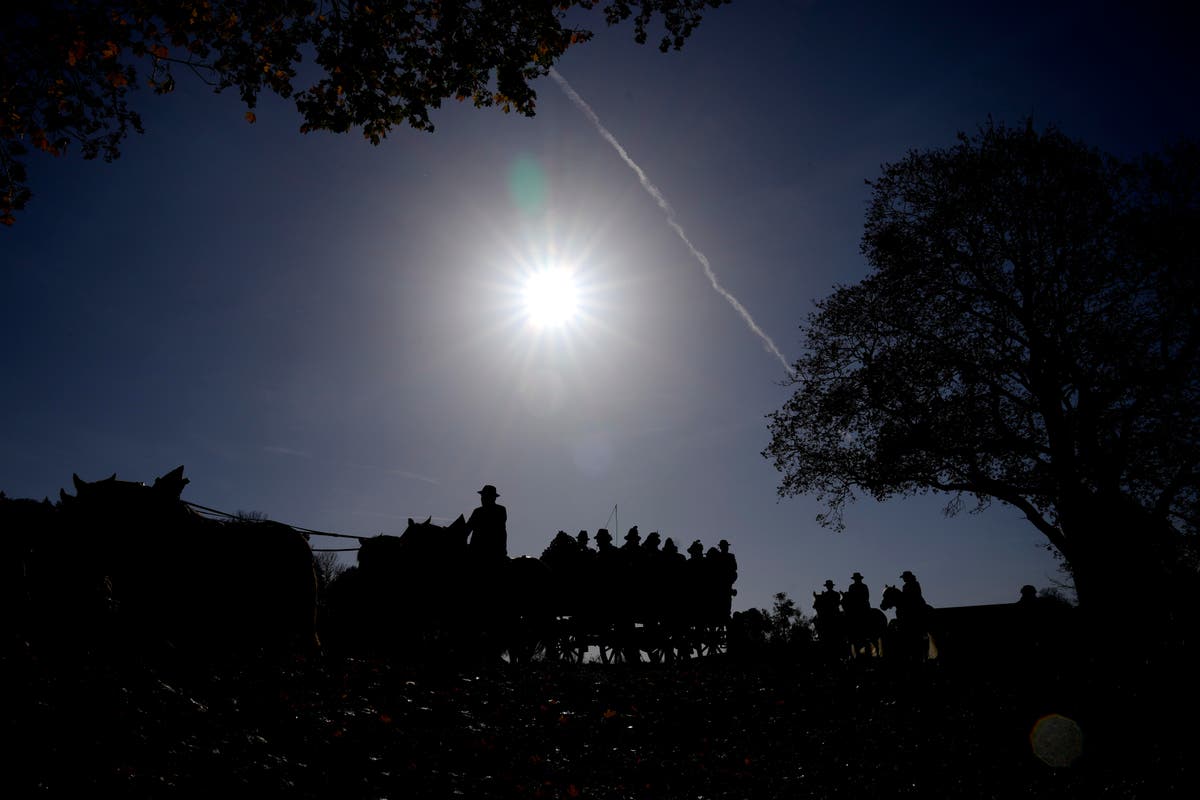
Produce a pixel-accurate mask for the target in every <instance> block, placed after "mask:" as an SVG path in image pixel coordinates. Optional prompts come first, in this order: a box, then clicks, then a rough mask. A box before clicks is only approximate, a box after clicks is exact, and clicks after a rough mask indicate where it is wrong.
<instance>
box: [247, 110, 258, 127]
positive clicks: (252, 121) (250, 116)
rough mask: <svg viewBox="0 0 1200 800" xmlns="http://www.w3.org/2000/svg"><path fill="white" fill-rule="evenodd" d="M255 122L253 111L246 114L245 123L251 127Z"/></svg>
mask: <svg viewBox="0 0 1200 800" xmlns="http://www.w3.org/2000/svg"><path fill="white" fill-rule="evenodd" d="M257 121H258V117H257V116H255V114H254V112H253V111H247V112H246V122H249V123H250V124H251V125H253V124H254V123H255V122H257Z"/></svg>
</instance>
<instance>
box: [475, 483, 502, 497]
mask: <svg viewBox="0 0 1200 800" xmlns="http://www.w3.org/2000/svg"><path fill="white" fill-rule="evenodd" d="M476 494H481V495H483V496H484V497H499V496H500V493H499V492H497V491H496V487H495V486H492V485H491V484H490V483H489V484H488V485H486V486H484V487H483V488H482V489H480V490H479V491H478V492H476Z"/></svg>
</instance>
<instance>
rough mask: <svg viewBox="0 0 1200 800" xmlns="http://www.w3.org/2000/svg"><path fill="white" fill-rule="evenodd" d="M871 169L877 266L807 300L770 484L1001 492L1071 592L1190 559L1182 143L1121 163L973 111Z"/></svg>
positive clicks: (1199, 166)
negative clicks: (972, 120) (940, 139)
mask: <svg viewBox="0 0 1200 800" xmlns="http://www.w3.org/2000/svg"><path fill="white" fill-rule="evenodd" d="M868 184H869V185H870V186H871V187H872V192H873V194H872V200H871V203H870V206H869V210H868V212H867V217H866V225H865V232H864V235H863V239H862V252H863V254H864V255H865V256H866V258H867V261H868V262H869V264H870V266H871V271H870V273H869V274H868V275H867V277H866V278H864V279H863V280H862V281H860V282H858V283H856V284H853V285H846V286H839V287H836V288H835V291H834V292H833V293H832V294H831V295H830V296H828V297H826V298H825V299H823V300H821V301H819V302H818V303H817V304H816V310H815V311H814V312H812V313H811V314H810V316H809V317H808V320H807V322H806V324H804V325H803V326H802V330H803V333H804V337H805V341H806V348H805V353H804V355H803V356H801V357H800V358H799V360H798V361H797V362H796V365H795V366H796V372H795V378H794V381H793V384H794V385H795V387H796V389H795V392H794V394H793V395H792V397H791V398H790V399H789V400H788V401H787V403H786V404H785V405H784V406H783V407H782V408H780V409H779V410H778V411H776V412H774V413H773V414H771V415H770V416H769V430H770V434H771V441H770V444H769V445H768V446H767V447H766V449H765V450H764V451H763V455H764V456H765V457H767V458H768V459H770V460H772V461H773V463H774V465H775V467H776V468H777V469H778V470H779V471H780V473H781V474H782V480H781V483H780V485H779V488H778V491H779V493H780V495H781V496H794V495H799V494H807V493H814V494H815V495H816V496H817V497H818V498H820V499H821V500H823V501H824V502H825V504H826V506H827V509H826V512H825V513H824V514H822V515H821V516H820V517H819V518H818V519H819V520H820V521H822V522H823V523H824V524H827V525H831V526H834V527H841V525H842V511H843V509H844V507H845V504H846V503H847V502H848V501H850V500H852V499H853V498H854V497H855V496H856V494H865V495H867V496H870V497H873V498H876V499H881V500H882V499H886V498H889V497H893V496H907V495H914V494H922V493H927V492H945V493H949V496H950V498H951V499H950V503H949V505H948V507H947V510H948V511H950V512H953V511H955V510H957V509H958V508H959V507H960V505H961V504H962V502H963V500H964V499H969V498H974V500H975V501H976V503H977V507H978V508H983V507H986V506H987V505H988V504H989V503H990V502H993V501H996V500H999V501H1001V502H1003V503H1006V504H1009V505H1011V506H1015V507H1016V508H1018V509H1020V510H1021V511H1022V512H1024V514H1025V515H1026V517H1028V519H1029V520H1030V522H1032V523H1033V524H1034V525H1035V526H1036V527H1037V528H1038V530H1040V531H1041V532H1042V533H1043V534H1044V535H1045V536H1046V538H1047V540H1048V542H1049V544H1050V546H1051V547H1052V548H1053V549H1054V550H1056V551H1057V552H1058V553H1059V554H1061V556H1062V557H1064V558H1065V560H1066V563H1067V566H1068V567H1069V569H1070V571H1071V572H1072V575H1073V577H1074V578H1075V581H1076V587H1077V589H1078V590H1079V596H1080V600H1081V601H1086V600H1089V599H1091V600H1095V599H1097V598H1098V597H1111V596H1112V591H1111V590H1113V589H1114V585H1115V584H1116V583H1117V582H1121V583H1122V584H1123V583H1124V582H1125V581H1126V580H1127V579H1128V577H1129V575H1130V574H1131V573H1132V574H1140V573H1144V571H1146V570H1150V571H1153V574H1154V575H1156V576H1159V577H1162V576H1165V575H1168V574H1170V573H1171V571H1172V570H1178V569H1179V568H1181V567H1184V568H1186V569H1188V570H1190V573H1191V574H1194V573H1195V571H1196V564H1195V560H1194V553H1195V549H1194V548H1195V541H1196V537H1197V532H1198V530H1200V488H1198V487H1200V415H1198V413H1197V411H1198V409H1200V302H1198V300H1200V293H1198V292H1197V285H1198V281H1200V263H1197V262H1198V259H1197V255H1198V252H1200V248H1198V239H1197V231H1200V148H1198V146H1197V144H1196V143H1195V142H1187V141H1184V142H1181V143H1178V144H1175V145H1171V146H1169V147H1167V148H1165V149H1164V150H1163V151H1162V152H1159V153H1156V154H1150V155H1146V156H1143V157H1140V158H1136V159H1131V160H1121V159H1118V158H1115V157H1113V156H1111V155H1106V154H1104V153H1101V152H1099V151H1097V150H1095V149H1093V148H1091V147H1089V146H1087V145H1085V144H1084V143H1082V142H1079V141H1076V140H1072V139H1070V138H1068V137H1067V136H1066V135H1064V134H1063V133H1061V132H1060V131H1058V130H1056V129H1054V128H1048V129H1046V130H1044V131H1042V132H1038V131H1037V130H1035V129H1034V126H1033V124H1032V122H1031V121H1027V122H1026V123H1025V124H1023V125H1021V126H1018V127H1006V126H1005V125H1003V124H1000V123H994V122H991V121H989V122H988V123H987V124H985V125H984V126H981V128H980V129H979V131H978V133H976V134H975V135H966V134H960V135H959V138H958V142H957V144H955V145H953V146H951V147H947V148H943V149H932V150H928V151H923V152H915V151H914V152H910V153H909V154H908V155H907V156H906V157H905V158H903V159H902V160H900V161H898V162H896V163H893V164H888V165H885V166H884V167H883V171H882V175H881V176H880V177H879V178H878V179H877V180H875V181H873V182H871V181H869V182H868ZM1189 559H1190V560H1189ZM1175 574H1178V573H1177V572H1176V573H1175Z"/></svg>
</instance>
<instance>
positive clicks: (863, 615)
mask: <svg viewBox="0 0 1200 800" xmlns="http://www.w3.org/2000/svg"><path fill="white" fill-rule="evenodd" d="M887 627H888V619H887V615H886V614H884V613H883V612H882V611H880V610H879V609H878V608H865V609H862V610H860V611H850V612H846V614H845V615H844V623H843V629H844V631H845V638H846V643H847V644H848V645H849V646H850V656H851V658H858V657H860V656H868V657H878V656H881V655H883V641H884V638H885V637H886V636H887Z"/></svg>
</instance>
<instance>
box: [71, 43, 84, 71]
mask: <svg viewBox="0 0 1200 800" xmlns="http://www.w3.org/2000/svg"><path fill="white" fill-rule="evenodd" d="M85 55H87V42H81V41H76V42H72V43H71V49H70V50H68V51H67V63H68V64H70V65H71V66H72V67H73V66H75V64H76V63H77V62H79V61H82V60H83V57H84V56H85Z"/></svg>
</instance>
